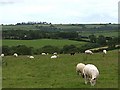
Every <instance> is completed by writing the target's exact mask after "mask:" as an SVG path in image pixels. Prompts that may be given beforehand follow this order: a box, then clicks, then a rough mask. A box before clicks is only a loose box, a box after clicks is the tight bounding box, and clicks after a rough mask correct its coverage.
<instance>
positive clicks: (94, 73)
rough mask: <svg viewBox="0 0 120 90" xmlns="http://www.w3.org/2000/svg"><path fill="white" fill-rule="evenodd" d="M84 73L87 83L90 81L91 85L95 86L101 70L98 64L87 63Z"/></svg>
mask: <svg viewBox="0 0 120 90" xmlns="http://www.w3.org/2000/svg"><path fill="white" fill-rule="evenodd" d="M83 74H84V78H85V84H87V83H88V82H90V83H91V86H94V85H95V84H96V80H97V78H98V76H99V71H98V69H97V67H96V66H94V65H92V64H87V65H85V67H84V69H83Z"/></svg>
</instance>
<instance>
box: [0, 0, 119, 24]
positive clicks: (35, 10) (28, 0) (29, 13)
mask: <svg viewBox="0 0 120 90" xmlns="http://www.w3.org/2000/svg"><path fill="white" fill-rule="evenodd" d="M119 1H120V0H0V12H1V13H0V23H2V24H15V23H18V22H28V21H35V22H40V21H42V22H44V21H45V22H48V23H49V22H51V23H54V24H55V23H58V24H60V23H62V24H65V23H66V24H67V23H109V22H111V23H118V2H119Z"/></svg>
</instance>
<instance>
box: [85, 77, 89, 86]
mask: <svg viewBox="0 0 120 90" xmlns="http://www.w3.org/2000/svg"><path fill="white" fill-rule="evenodd" d="M84 76H85V84H87V83H88V81H89V78H88V76H87V75H84Z"/></svg>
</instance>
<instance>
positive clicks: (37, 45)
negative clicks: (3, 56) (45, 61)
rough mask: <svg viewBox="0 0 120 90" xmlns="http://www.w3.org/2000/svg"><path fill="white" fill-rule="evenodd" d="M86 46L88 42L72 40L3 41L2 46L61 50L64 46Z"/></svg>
mask: <svg viewBox="0 0 120 90" xmlns="http://www.w3.org/2000/svg"><path fill="white" fill-rule="evenodd" d="M70 44H73V45H76V46H80V45H84V44H86V42H78V41H72V40H57V39H36V40H7V39H6V40H2V45H8V46H17V45H26V46H28V47H34V48H41V47H43V46H45V45H52V46H57V47H59V48H61V47H63V46H64V45H70Z"/></svg>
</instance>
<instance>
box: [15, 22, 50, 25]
mask: <svg viewBox="0 0 120 90" xmlns="http://www.w3.org/2000/svg"><path fill="white" fill-rule="evenodd" d="M34 24H51V23H47V22H21V23H17V24H16V25H34Z"/></svg>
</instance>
